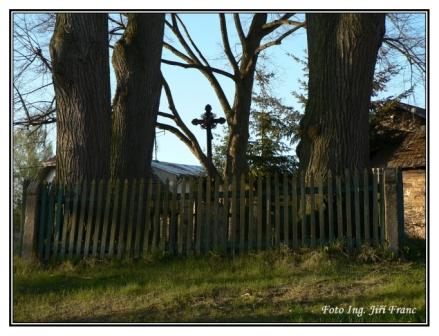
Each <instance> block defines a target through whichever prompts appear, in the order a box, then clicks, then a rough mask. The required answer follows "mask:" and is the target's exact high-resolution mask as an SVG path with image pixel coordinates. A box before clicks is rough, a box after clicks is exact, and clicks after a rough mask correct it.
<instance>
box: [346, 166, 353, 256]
mask: <svg viewBox="0 0 439 336" xmlns="http://www.w3.org/2000/svg"><path fill="white" fill-rule="evenodd" d="M345 178H346V180H345V190H346V239H347V242H348V248H352V208H351V196H352V195H351V189H352V187H351V175H350V172H349V170H348V169H346V170H345Z"/></svg>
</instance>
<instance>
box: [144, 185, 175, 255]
mask: <svg viewBox="0 0 439 336" xmlns="http://www.w3.org/2000/svg"><path fill="white" fill-rule="evenodd" d="M174 184H175V183H174ZM152 188H153V182H152V178H151V177H150V178H148V185H147V186H146V208H145V228H144V231H143V256H146V255H147V254H148V251H149V247H150V244H149V239H150V237H149V236H150V233H151V224H152V223H151V211H152Z"/></svg>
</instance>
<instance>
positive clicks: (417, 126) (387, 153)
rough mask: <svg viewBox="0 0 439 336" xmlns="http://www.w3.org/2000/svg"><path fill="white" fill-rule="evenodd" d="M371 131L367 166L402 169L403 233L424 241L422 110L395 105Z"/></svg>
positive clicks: (423, 126) (424, 188)
mask: <svg viewBox="0 0 439 336" xmlns="http://www.w3.org/2000/svg"><path fill="white" fill-rule="evenodd" d="M371 128H372V136H371V167H379V168H385V167H388V168H397V167H399V168H401V169H402V176H403V188H404V222H405V231H406V233H407V234H408V235H409V236H410V237H414V238H425V218H426V197H425V196H426V114H425V109H422V108H419V107H415V106H411V105H408V104H402V103H398V104H396V105H395V106H394V107H393V108H391V109H390V111H387V112H386V113H385V115H384V116H380V118H378V120H375V122H372V123H371Z"/></svg>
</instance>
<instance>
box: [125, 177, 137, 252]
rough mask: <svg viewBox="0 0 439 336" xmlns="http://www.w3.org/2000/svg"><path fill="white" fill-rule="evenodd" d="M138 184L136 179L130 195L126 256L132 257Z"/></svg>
mask: <svg viewBox="0 0 439 336" xmlns="http://www.w3.org/2000/svg"><path fill="white" fill-rule="evenodd" d="M136 185H137V180H136V179H134V180H133V182H132V184H131V195H130V204H129V210H128V223H127V237H126V244H125V257H126V258H129V257H131V253H132V241H133V231H134V230H133V227H134V213H135V204H136V190H137V188H136Z"/></svg>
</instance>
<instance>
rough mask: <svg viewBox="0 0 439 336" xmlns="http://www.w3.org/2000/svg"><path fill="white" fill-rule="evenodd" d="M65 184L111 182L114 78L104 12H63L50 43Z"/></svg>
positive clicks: (60, 165) (59, 173)
mask: <svg viewBox="0 0 439 336" xmlns="http://www.w3.org/2000/svg"><path fill="white" fill-rule="evenodd" d="M50 55H51V59H52V65H51V68H52V77H53V85H54V89H55V98H56V111H57V115H56V126H57V149H56V160H57V162H56V175H57V180H58V181H59V182H61V183H67V184H71V183H74V182H76V181H78V180H80V179H92V178H107V177H108V176H109V160H110V132H111V110H110V75H109V54H108V23H107V15H106V14H79V13H60V14H57V16H56V23H55V30H54V32H53V36H52V39H51V41H50Z"/></svg>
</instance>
